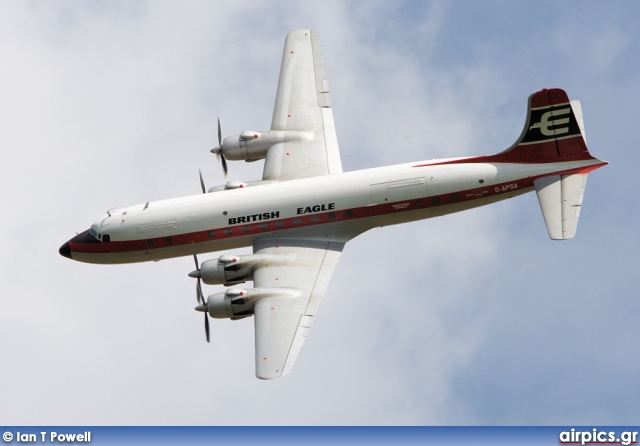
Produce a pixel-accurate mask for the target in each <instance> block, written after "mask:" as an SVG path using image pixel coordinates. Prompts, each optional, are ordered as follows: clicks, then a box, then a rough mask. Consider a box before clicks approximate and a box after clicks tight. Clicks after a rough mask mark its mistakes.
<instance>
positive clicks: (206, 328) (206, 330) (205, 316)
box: [204, 313, 211, 342]
mask: <svg viewBox="0 0 640 446" xmlns="http://www.w3.org/2000/svg"><path fill="white" fill-rule="evenodd" d="M204 333H205V335H206V336H207V342H211V340H210V339H209V315H208V314H207V313H205V314H204Z"/></svg>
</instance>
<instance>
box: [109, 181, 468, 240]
mask: <svg viewBox="0 0 640 446" xmlns="http://www.w3.org/2000/svg"><path fill="white" fill-rule="evenodd" d="M458 200H460V195H459V194H458V193H452V194H449V201H450V202H455V201H458ZM413 203H414V205H415V206H416V207H421V206H422V200H415V201H414V202H413ZM431 204H432V205H439V204H442V197H441V196H435V197H431ZM326 215H327V220H335V219H336V218H337V215H336V213H335V212H329V213H328V214H326ZM353 215H354V213H353V210H352V209H346V210H345V211H344V217H345V218H351V217H353ZM309 219H310V221H311V222H312V223H318V222H319V221H320V216H319V215H311V216H310V217H309ZM293 224H294V226H299V225H301V224H302V218H300V217H295V218H294V219H293ZM274 226H275V228H284V226H285V221H284V220H276V221H275V224H274ZM268 228H269V226H268V224H267V223H258V230H259V231H266V230H267V229H268ZM233 229H234V228H226V229H223V230H222V231H223V234H224V235H226V236H229V235H233ZM239 229H240V231H241V232H242V233H244V234H247V233H250V232H251V226H241V227H240V228H239ZM216 235H217V231H216V230H211V231H209V232H207V236H208V237H209V238H215V237H216ZM105 237H106V238H107V240H104V238H105ZM108 237H109V236H108V235H106V234H105V235H103V241H109V240H108ZM165 243H166V244H167V245H171V244H173V239H172V238H171V237H166V238H165ZM147 246H148V247H149V248H152V247H153V246H154V243H153V240H147Z"/></svg>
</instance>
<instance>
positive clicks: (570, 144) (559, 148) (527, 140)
mask: <svg viewBox="0 0 640 446" xmlns="http://www.w3.org/2000/svg"><path fill="white" fill-rule="evenodd" d="M489 158H491V159H492V161H493V162H504V163H554V162H562V161H578V160H591V159H595V158H593V157H592V156H591V155H590V154H589V151H588V150H587V144H586V142H585V139H584V126H583V125H582V108H581V106H580V102H579V101H569V97H568V96H567V93H565V92H564V90H560V89H558V88H553V89H544V90H540V91H538V92H536V93H534V94H532V95H531V96H529V107H528V110H527V120H526V122H525V126H524V129H523V130H522V134H521V135H520V138H518V140H517V141H516V143H515V144H514V145H513V146H511V147H510V148H509V149H507V150H505V151H504V152H502V153H499V154H497V155H493V156H491V157H489Z"/></svg>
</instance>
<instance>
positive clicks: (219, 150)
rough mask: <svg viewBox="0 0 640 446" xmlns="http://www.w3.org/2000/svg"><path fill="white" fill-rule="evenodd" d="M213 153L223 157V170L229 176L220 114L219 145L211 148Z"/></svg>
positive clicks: (217, 156)
mask: <svg viewBox="0 0 640 446" xmlns="http://www.w3.org/2000/svg"><path fill="white" fill-rule="evenodd" d="M211 153H215V154H216V158H218V159H220V158H221V159H222V170H224V176H225V177H226V176H227V173H228V170H227V160H226V159H225V158H224V153H223V147H222V129H221V128H220V116H218V146H217V147H214V148H213V149H211Z"/></svg>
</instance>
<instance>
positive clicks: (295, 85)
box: [262, 29, 342, 181]
mask: <svg viewBox="0 0 640 446" xmlns="http://www.w3.org/2000/svg"><path fill="white" fill-rule="evenodd" d="M271 130H302V131H308V132H313V133H314V135H315V137H314V139H313V140H312V141H310V142H301V141H295V142H286V143H280V144H276V145H274V146H272V147H271V148H270V149H269V151H268V152H267V155H266V159H265V164H264V171H263V174H262V178H263V180H275V181H286V180H294V179H298V178H309V177H315V176H319V175H330V174H334V173H341V172H342V162H341V161H340V151H339V149H338V139H337V137H336V129H335V125H334V123H333V112H332V111H331V97H330V95H329V84H328V82H327V78H326V75H325V72H324V64H323V63H322V54H321V53H320V46H319V43H318V34H317V33H316V32H315V31H313V30H308V29H306V30H298V31H293V32H291V33H289V35H288V36H287V39H286V41H285V44H284V51H283V54H282V65H281V67H280V79H279V81H278V90H277V93H276V102H275V106H274V108H273V119H272V121H271Z"/></svg>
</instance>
